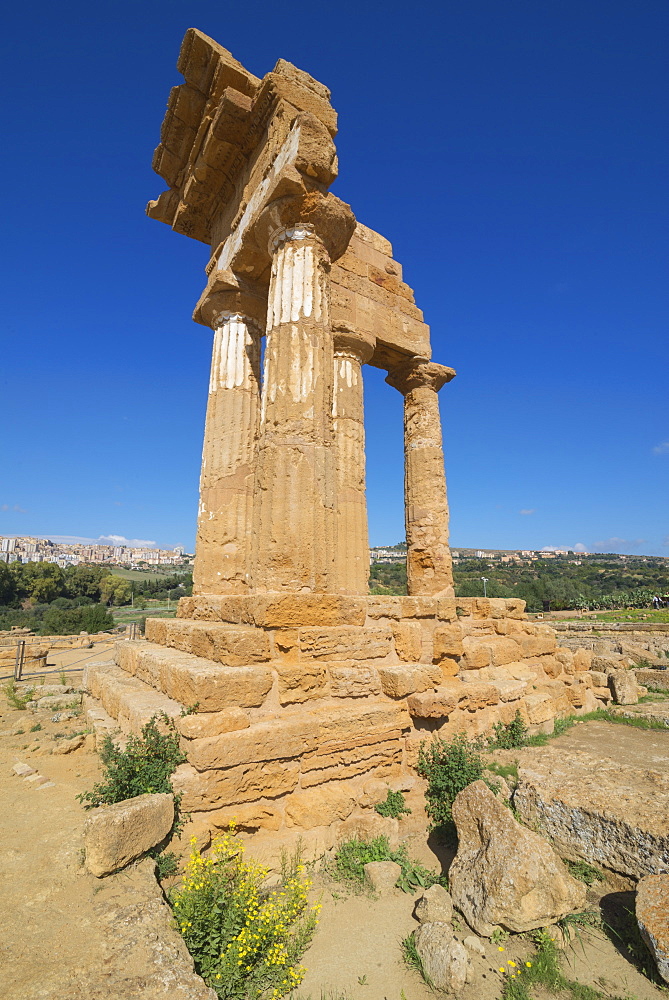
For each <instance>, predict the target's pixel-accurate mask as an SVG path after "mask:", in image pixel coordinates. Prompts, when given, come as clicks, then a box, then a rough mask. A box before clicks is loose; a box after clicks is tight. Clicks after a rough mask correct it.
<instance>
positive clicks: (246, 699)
mask: <svg viewBox="0 0 669 1000" xmlns="http://www.w3.org/2000/svg"><path fill="white" fill-rule="evenodd" d="M114 657H115V660H116V663H117V664H118V666H119V667H121V668H122V669H123V671H125V673H126V674H129V675H130V676H131V677H134V678H136V679H137V680H138V681H143V682H144V684H146V685H149V686H150V687H152V688H155V689H156V690H157V691H163V692H165V695H167V696H168V698H172V699H174V701H175V702H178V703H179V705H186V706H192V705H196V704H197V706H198V711H199V712H218V711H220V710H221V709H223V708H233V707H239V708H256V707H258V706H260V705H262V703H263V702H264V700H265V698H266V697H267V694H268V693H269V691H270V689H271V687H272V684H273V682H274V674H273V672H272V671H271V670H270V669H269V667H267V666H265V665H261V664H255V665H251V666H239V667H230V666H225V665H224V664H222V663H220V662H218V663H217V662H214V661H213V660H210V659H205V658H204V657H201V656H195V655H194V654H193V653H187V652H183V651H182V650H179V649H168V648H166V647H165V646H159V645H158V644H156V643H153V642H145V641H141V640H140V641H137V642H133V641H129V640H124V641H122V642H118V643H117V644H116V647H115V651H114Z"/></svg>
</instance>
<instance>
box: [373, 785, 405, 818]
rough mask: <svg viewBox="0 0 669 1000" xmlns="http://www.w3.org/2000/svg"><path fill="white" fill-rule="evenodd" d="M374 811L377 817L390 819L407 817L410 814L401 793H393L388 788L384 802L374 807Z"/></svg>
mask: <svg viewBox="0 0 669 1000" xmlns="http://www.w3.org/2000/svg"><path fill="white" fill-rule="evenodd" d="M374 809H375V811H376V812H377V813H378V814H379V816H385V817H390V818H391V819H399V817H400V816H403V815H406V816H408V815H409V814H410V813H411V810H410V809H409V807H408V806H407V804H406V802H405V801H404V796H403V795H402V793H401V792H393V791H392V790H391V789H390V788H389V789H388V794H387V795H386V798H385V800H384V801H383V802H379V803H378V805H375V806H374Z"/></svg>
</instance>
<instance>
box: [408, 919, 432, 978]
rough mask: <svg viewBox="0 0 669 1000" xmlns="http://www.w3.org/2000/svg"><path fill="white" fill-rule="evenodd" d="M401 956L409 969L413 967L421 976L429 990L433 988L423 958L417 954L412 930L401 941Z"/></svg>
mask: <svg viewBox="0 0 669 1000" xmlns="http://www.w3.org/2000/svg"><path fill="white" fill-rule="evenodd" d="M402 957H403V959H404V961H405V963H406V964H407V965H408V966H409V968H410V969H415V971H416V972H417V973H418V975H419V976H420V977H421V979H422V980H423V982H424V983H425V984H426V985H427V986H429V988H430V989H431V990H433V989H434V984H433V982H432V980H431V979H430V977H429V976H428V974H427V972H426V971H425V966H424V965H423V959H422V958H421V957H420V955H419V954H418V949H417V948H416V942H415V940H414V932H413V931H412V932H411V934H409V936H408V937H405V938H404V940H403V941H402Z"/></svg>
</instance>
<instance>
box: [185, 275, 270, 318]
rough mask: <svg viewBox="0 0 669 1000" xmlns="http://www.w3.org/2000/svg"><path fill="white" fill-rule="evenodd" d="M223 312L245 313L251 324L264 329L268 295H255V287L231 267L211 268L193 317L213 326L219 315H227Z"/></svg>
mask: <svg viewBox="0 0 669 1000" xmlns="http://www.w3.org/2000/svg"><path fill="white" fill-rule="evenodd" d="M226 313H227V314H231V313H238V314H240V315H241V316H244V317H245V319H246V320H247V322H248V324H249V325H250V326H253V327H256V328H257V329H259V330H260V332H261V333H262V332H264V330H265V322H266V314H267V299H266V296H265V297H263V296H260V295H257V294H256V292H255V289H253V288H251V287H249V286H248V285H246V284H244V283H243V282H242V281H240V280H239V279H238V278H237V277H236V276H235V275H234V274H233V273H232V272H231V271H227V272H222V271H214V272H213V273H212V274H211V275H210V277H209V282H208V284H207V287H206V288H205V290H204V292H203V293H202V295H201V296H200V300H199V302H198V303H197V305H196V307H195V312H194V313H193V319H194V320H195V322H196V323H201V324H202V325H203V326H210V327H212V329H216V327H217V326H218V325H219V323H220V317H221V316H223V317H224V318H226V317H225V314H226Z"/></svg>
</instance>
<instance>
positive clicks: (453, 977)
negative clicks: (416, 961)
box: [414, 923, 470, 993]
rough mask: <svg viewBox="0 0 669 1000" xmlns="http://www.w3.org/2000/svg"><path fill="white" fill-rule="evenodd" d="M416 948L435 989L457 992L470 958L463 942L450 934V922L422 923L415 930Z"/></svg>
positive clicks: (461, 984)
mask: <svg viewBox="0 0 669 1000" xmlns="http://www.w3.org/2000/svg"><path fill="white" fill-rule="evenodd" d="M414 941H415V944H416V951H417V952H418V954H419V955H420V958H421V961H422V963H423V969H424V970H425V974H426V975H427V976H428V978H429V979H430V981H431V982H432V984H433V986H435V987H436V988H437V989H441V990H448V991H449V992H450V993H459V992H460V990H462V989H463V987H464V985H465V983H466V982H467V978H468V975H469V969H470V958H469V955H468V954H467V951H466V950H465V948H464V946H463V945H462V944H461V943H460V942H459V941H456V940H454V938H453V928H452V927H451V925H450V924H442V923H426V924H421V925H420V927H419V928H418V930H417V931H416V932H415V935H414Z"/></svg>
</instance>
